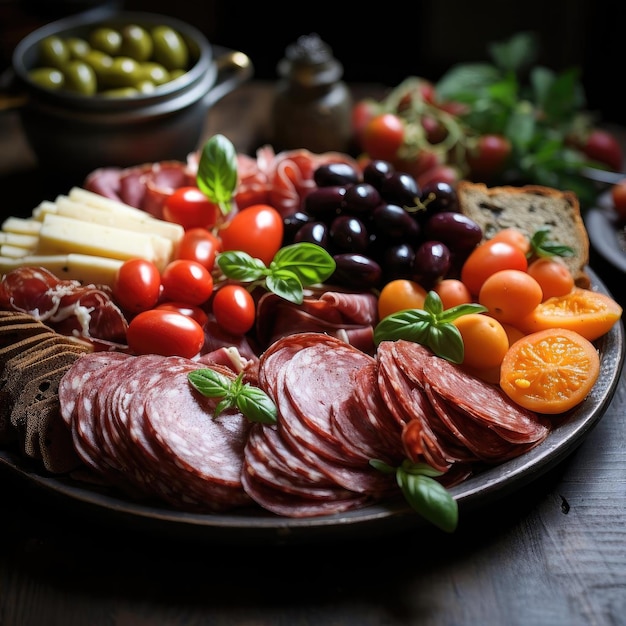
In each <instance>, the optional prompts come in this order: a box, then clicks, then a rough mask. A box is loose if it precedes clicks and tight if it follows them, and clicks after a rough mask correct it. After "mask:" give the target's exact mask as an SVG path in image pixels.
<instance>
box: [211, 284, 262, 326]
mask: <svg viewBox="0 0 626 626" xmlns="http://www.w3.org/2000/svg"><path fill="white" fill-rule="evenodd" d="M212 306H213V315H214V316H215V321H216V322H217V323H218V324H219V325H220V326H221V327H222V328H223V329H224V330H226V331H228V332H229V333H232V334H234V335H243V334H245V333H247V332H248V331H249V330H250V329H251V328H252V327H253V326H254V320H255V319H256V305H255V302H254V299H253V297H252V296H251V295H250V292H249V291H248V290H247V289H246V288H245V287H242V286H241V285H224V286H223V287H220V288H219V289H218V290H217V291H216V292H215V295H214V296H213V302H212Z"/></svg>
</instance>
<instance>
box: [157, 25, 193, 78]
mask: <svg viewBox="0 0 626 626" xmlns="http://www.w3.org/2000/svg"><path fill="white" fill-rule="evenodd" d="M152 41H153V43H154V60H155V61H156V62H157V63H160V64H161V65H163V66H164V67H165V68H166V69H168V70H170V71H171V70H179V69H185V68H186V67H187V63H188V61H189V50H188V49H187V44H186V43H185V41H184V39H183V38H182V37H181V36H180V34H179V33H178V32H176V31H175V30H174V29H173V28H170V27H169V26H156V27H155V28H153V29H152Z"/></svg>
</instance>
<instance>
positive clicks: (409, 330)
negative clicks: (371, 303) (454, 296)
mask: <svg viewBox="0 0 626 626" xmlns="http://www.w3.org/2000/svg"><path fill="white" fill-rule="evenodd" d="M431 323H432V320H431V317H430V316H429V315H428V313H426V311H423V310H422V309H405V310H403V311H398V312H397V313H393V314H392V315H388V316H387V317H385V318H383V319H382V320H381V321H380V322H379V323H378V324H377V325H376V328H374V343H375V344H376V345H378V344H379V343H380V342H381V341H396V340H398V339H406V340H407V341H415V342H417V343H424V342H425V341H426V339H427V337H428V332H429V330H428V329H429V327H430V324H431Z"/></svg>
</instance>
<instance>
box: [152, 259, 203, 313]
mask: <svg viewBox="0 0 626 626" xmlns="http://www.w3.org/2000/svg"><path fill="white" fill-rule="evenodd" d="M161 283H162V285H163V298H165V299H166V300H174V301H178V302H184V303H185V304H196V305H197V304H202V303H203V302H206V301H207V300H208V299H209V298H210V297H211V294H212V293H213V276H212V275H211V272H209V270H208V269H207V268H206V267H204V265H200V263H196V261H187V260H185V259H176V260H175V261H172V262H171V263H169V264H168V265H167V266H166V267H165V269H164V270H163V272H162V274H161Z"/></svg>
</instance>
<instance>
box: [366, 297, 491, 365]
mask: <svg viewBox="0 0 626 626" xmlns="http://www.w3.org/2000/svg"><path fill="white" fill-rule="evenodd" d="M486 310H487V309H486V307H484V306H482V305H480V304H459V305H458V306H454V307H451V308H449V309H446V310H445V311H444V309H443V304H442V302H441V298H440V297H439V295H438V294H437V293H436V292H435V291H429V292H428V294H427V296H426V300H425V301H424V308H423V309H405V310H403V311H398V312H397V313H392V314H391V315H388V316H387V317H385V318H383V319H382V320H381V321H380V322H379V323H378V324H377V325H376V328H375V329H374V343H375V344H376V345H378V344H379V343H380V342H381V341H396V340H398V339H406V340H407V341H414V342H416V343H420V344H422V345H423V346H426V347H428V348H430V349H431V350H432V351H433V352H434V353H435V354H436V355H437V356H440V357H442V358H444V359H447V360H448V361H452V363H462V362H463V356H464V354H465V348H464V346H463V338H462V337H461V333H460V332H459V329H458V328H457V327H456V326H455V325H454V324H453V323H452V322H453V321H454V320H455V319H457V318H458V317H461V315H466V314H468V313H482V312H484V311H486Z"/></svg>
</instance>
